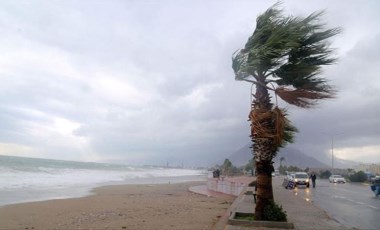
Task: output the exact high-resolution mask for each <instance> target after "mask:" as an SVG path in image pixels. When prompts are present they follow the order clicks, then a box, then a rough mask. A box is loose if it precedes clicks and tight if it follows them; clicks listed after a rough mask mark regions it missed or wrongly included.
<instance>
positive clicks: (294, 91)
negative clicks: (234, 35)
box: [232, 4, 340, 220]
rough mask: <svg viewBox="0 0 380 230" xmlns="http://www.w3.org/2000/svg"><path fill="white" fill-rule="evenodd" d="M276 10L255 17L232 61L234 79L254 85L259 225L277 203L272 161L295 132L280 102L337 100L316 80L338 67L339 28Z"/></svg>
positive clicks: (308, 104)
mask: <svg viewBox="0 0 380 230" xmlns="http://www.w3.org/2000/svg"><path fill="white" fill-rule="evenodd" d="M278 7H279V4H275V5H274V6H272V7H270V8H269V9H268V10H267V11H265V12H264V13H263V14H261V15H259V16H258V17H257V20H256V29H255V31H254V32H253V34H252V36H250V37H249V38H248V41H247V43H246V44H245V46H244V48H243V49H241V50H238V51H236V52H235V53H234V54H233V57H232V68H233V70H234V73H235V79H236V80H239V81H246V82H248V83H250V84H252V85H254V86H255V92H251V95H252V99H253V100H251V111H250V113H249V121H250V122H251V135H250V137H251V139H252V143H253V148H252V150H253V152H254V154H255V155H254V160H255V163H256V164H255V165H256V175H257V182H258V186H257V189H258V191H259V192H258V193H259V194H263V195H260V196H258V197H257V198H258V199H257V203H256V208H255V216H256V219H257V220H261V219H263V218H264V208H265V207H267V206H268V205H269V204H270V202H272V201H273V188H272V177H271V173H272V172H273V169H274V168H273V158H274V157H275V156H276V154H277V152H278V150H279V148H281V147H284V146H285V145H286V144H287V143H291V142H292V141H293V135H294V133H295V132H296V131H297V129H296V128H295V127H294V126H292V124H291V123H290V121H289V120H288V119H287V112H286V110H285V109H284V108H279V107H278V104H277V99H279V98H281V99H282V100H284V101H285V102H287V103H289V104H292V105H295V106H298V107H301V108H310V107H313V106H314V105H315V103H316V102H317V101H319V100H321V99H328V98H332V97H334V90H333V89H332V88H331V87H330V86H329V85H328V84H327V80H326V79H324V78H320V77H318V75H319V73H320V72H321V67H322V66H324V65H330V64H333V63H334V62H335V58H333V57H331V54H332V53H333V50H332V49H330V48H329V42H328V41H327V40H328V39H329V38H331V37H333V36H334V35H336V34H338V33H339V32H340V29H339V28H332V29H325V24H324V23H322V22H321V20H320V19H321V16H322V15H323V12H319V13H313V14H311V15H309V16H308V17H306V18H301V17H294V16H284V15H283V11H282V10H281V9H279V8H278ZM252 89H253V87H252ZM269 91H271V92H273V93H274V94H275V96H274V97H272V96H271V95H270V93H269ZM272 98H275V100H276V101H275V102H276V104H275V105H273V103H272V101H271V99H272Z"/></svg>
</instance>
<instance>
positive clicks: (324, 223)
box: [189, 177, 350, 230]
mask: <svg viewBox="0 0 380 230" xmlns="http://www.w3.org/2000/svg"><path fill="white" fill-rule="evenodd" d="M229 180H233V178H229ZM238 180H239V182H241V181H242V179H241V178H239V179H238ZM247 181H252V177H250V178H249V179H247ZM189 190H190V191H193V192H196V193H200V194H204V195H208V196H210V195H211V196H216V195H218V193H212V192H211V193H210V191H208V190H207V186H206V185H205V186H203V187H202V186H198V187H197V190H196V191H194V190H192V189H191V188H189ZM273 193H274V198H275V201H276V203H277V204H279V205H282V207H283V209H284V210H285V211H286V213H287V217H288V222H290V223H293V224H294V227H295V229H299V230H304V229H306V230H321V229H334V230H335V229H337V230H338V229H350V228H348V227H345V226H343V225H341V224H340V223H338V222H337V221H335V220H334V219H331V218H330V217H329V216H328V214H327V213H326V212H325V211H324V210H322V209H320V208H318V207H316V206H315V205H313V204H312V203H310V202H307V201H306V200H303V199H301V198H299V197H297V196H295V195H294V193H293V191H292V190H287V189H285V188H284V187H283V186H282V183H281V182H279V180H274V181H273ZM250 203H252V201H248V200H247V198H246V195H244V194H243V193H242V194H240V195H239V196H238V197H237V198H236V199H235V202H234V203H233V204H232V205H231V207H230V208H229V209H228V210H227V212H226V214H225V215H224V216H223V217H221V219H220V220H219V221H218V223H216V225H215V227H214V228H215V229H225V230H248V229H262V230H266V229H267V230H274V229H275V228H264V227H260V228H252V227H243V226H236V225H228V224H227V222H228V218H229V214H230V213H231V212H233V211H235V210H241V209H246V208H247V207H248V208H249V205H250ZM253 206H254V203H252V209H253Z"/></svg>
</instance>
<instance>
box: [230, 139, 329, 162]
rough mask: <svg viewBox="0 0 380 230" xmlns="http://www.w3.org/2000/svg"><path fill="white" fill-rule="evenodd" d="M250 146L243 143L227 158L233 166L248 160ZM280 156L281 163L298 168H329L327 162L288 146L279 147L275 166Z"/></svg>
mask: <svg viewBox="0 0 380 230" xmlns="http://www.w3.org/2000/svg"><path fill="white" fill-rule="evenodd" d="M250 146H251V144H247V145H245V146H244V147H242V148H240V149H239V150H237V151H236V152H234V153H233V154H231V155H230V156H229V157H227V158H228V159H229V160H230V161H231V162H232V164H233V165H235V166H243V165H245V164H247V163H248V161H249V160H250V159H251V158H252V153H251V152H252V149H251V148H250ZM281 157H284V158H285V160H284V161H283V162H282V164H283V165H288V166H290V165H292V166H297V167H300V168H306V167H309V168H329V165H328V164H325V163H323V162H322V161H319V160H317V159H315V158H314V157H311V156H308V155H306V154H305V153H303V152H301V151H299V150H297V149H294V148H290V147H289V148H283V149H281V150H280V152H279V153H278V154H277V156H276V157H275V158H274V162H275V163H274V166H275V168H276V167H278V166H279V164H280V158H281Z"/></svg>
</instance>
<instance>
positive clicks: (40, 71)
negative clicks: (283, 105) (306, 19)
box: [0, 1, 380, 165]
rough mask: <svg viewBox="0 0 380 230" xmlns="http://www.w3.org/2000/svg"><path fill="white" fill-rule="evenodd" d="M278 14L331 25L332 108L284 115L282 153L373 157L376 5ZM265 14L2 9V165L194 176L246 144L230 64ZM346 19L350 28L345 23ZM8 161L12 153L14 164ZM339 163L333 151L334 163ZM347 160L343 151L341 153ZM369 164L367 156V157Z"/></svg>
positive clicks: (140, 8)
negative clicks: (29, 162)
mask: <svg viewBox="0 0 380 230" xmlns="http://www.w3.org/2000/svg"><path fill="white" fill-rule="evenodd" d="M365 2H366V3H361V2H358V1H350V2H349V3H347V4H346V3H345V8H344V9H345V10H342V6H341V4H342V3H341V2H338V1H334V2H331V1H318V2H310V3H308V4H305V3H304V2H303V1H285V2H284V4H283V7H284V9H285V10H286V12H287V13H292V14H294V15H304V16H305V15H307V14H309V13H311V12H313V11H316V10H322V9H327V13H326V15H325V19H326V23H327V24H328V25H330V26H342V27H343V29H344V33H342V35H339V36H338V37H337V38H336V39H335V40H334V41H333V42H332V44H333V46H334V47H337V48H338V56H339V58H340V61H339V63H338V64H337V65H334V66H331V67H329V68H326V69H325V72H324V76H325V77H326V78H328V79H331V80H332V84H334V85H336V86H337V87H338V89H339V94H338V98H337V99H336V100H332V101H328V102H324V103H321V104H320V105H319V107H318V108H317V109H314V110H307V111H304V110H300V109H297V108H293V107H291V106H289V113H290V114H291V117H290V118H291V119H292V120H293V121H294V123H295V124H296V125H297V127H298V128H299V129H300V133H299V134H298V136H297V143H295V144H294V145H295V146H296V147H298V148H300V150H302V151H304V152H306V153H310V154H314V153H315V154H321V153H326V152H327V151H328V149H329V146H330V145H329V140H330V139H331V138H330V137H329V135H328V134H323V133H334V132H343V133H344V134H343V135H338V136H336V137H335V138H336V140H337V147H341V148H342V149H343V148H344V149H350V148H351V149H353V150H355V148H359V147H360V148H361V147H363V146H370V148H371V149H376V148H377V147H376V146H379V144H378V143H379V142H378V141H379V132H377V130H376V127H379V121H378V120H377V119H376V114H378V112H379V109H378V106H376V105H378V104H379V101H378V100H379V98H380V97H379V96H380V95H379V92H380V91H379V88H380V87H379V80H378V79H377V77H376V73H377V72H379V66H380V65H379V64H378V63H379V52H377V50H378V49H377V48H376V44H378V41H379V36H378V34H379V33H380V31H379V29H378V26H377V21H378V20H375V19H376V18H378V12H377V9H378V6H379V5H378V3H377V1H365ZM274 3H275V1H268V2H262V1H207V2H205V1H107V2H104V1H79V2H78V1H64V2H62V1H33V2H21V3H20V2H18V3H15V2H13V1H2V2H1V3H0V4H1V5H2V7H1V10H0V31H1V33H2V34H3V36H2V37H1V38H0V51H1V53H2V55H1V56H0V77H1V81H2V84H1V85H0V111H1V118H2V119H1V121H0V126H1V130H0V138H1V139H0V153H3V154H6V153H8V154H12V151H13V150H14V152H16V153H17V155H24V156H25V155H26V156H40V157H46V158H60V159H72V160H90V161H117V162H124V163H136V164H150V163H157V162H159V163H162V162H164V163H165V162H166V161H173V162H177V163H181V162H182V163H185V164H186V163H187V164H189V165H190V164H206V163H210V162H214V161H215V159H219V158H222V159H223V158H224V157H226V156H228V155H229V154H231V153H232V152H234V151H235V150H237V149H239V148H240V147H242V146H244V145H245V144H246V143H247V142H249V137H248V135H249V123H248V122H247V114H248V111H249V108H250V98H249V97H250V85H249V84H246V83H244V82H236V81H235V80H234V74H233V71H232V69H231V55H232V53H233V52H235V51H236V50H237V49H239V48H242V47H243V46H244V44H245V42H246V41H247V39H248V37H249V36H250V35H251V34H252V32H253V30H254V27H255V20H256V17H257V15H258V14H260V13H262V12H263V11H265V10H266V9H267V8H268V7H269V6H271V5H272V4H274ZM352 15H355V17H353V16H352ZM16 150H17V151H16ZM342 151H343V150H342ZM347 151H348V150H347ZM374 156H375V157H378V155H374Z"/></svg>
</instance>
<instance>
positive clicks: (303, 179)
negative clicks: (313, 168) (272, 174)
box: [294, 172, 310, 187]
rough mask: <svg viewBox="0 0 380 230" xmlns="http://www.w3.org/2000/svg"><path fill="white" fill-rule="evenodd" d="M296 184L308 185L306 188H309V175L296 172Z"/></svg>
mask: <svg viewBox="0 0 380 230" xmlns="http://www.w3.org/2000/svg"><path fill="white" fill-rule="evenodd" d="M294 182H295V183H296V185H306V187H309V186H310V182H309V175H307V173H305V172H296V173H295V174H294Z"/></svg>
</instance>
